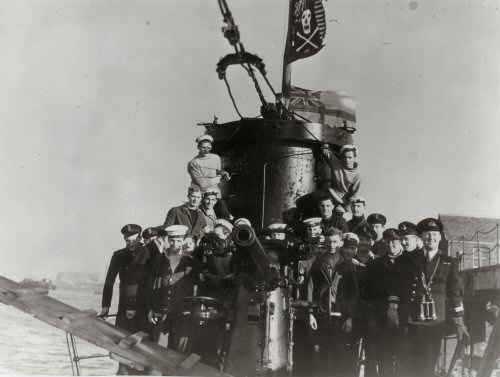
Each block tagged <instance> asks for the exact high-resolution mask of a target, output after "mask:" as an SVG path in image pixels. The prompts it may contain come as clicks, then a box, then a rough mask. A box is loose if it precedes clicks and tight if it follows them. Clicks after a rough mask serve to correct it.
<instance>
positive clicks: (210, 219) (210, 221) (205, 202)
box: [200, 190, 217, 233]
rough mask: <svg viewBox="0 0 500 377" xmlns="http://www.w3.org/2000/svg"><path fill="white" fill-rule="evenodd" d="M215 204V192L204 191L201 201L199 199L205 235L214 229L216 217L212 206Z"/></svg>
mask: <svg viewBox="0 0 500 377" xmlns="http://www.w3.org/2000/svg"><path fill="white" fill-rule="evenodd" d="M216 203H217V192H216V191H214V190H211V191H205V192H204V193H203V199H201V208H200V209H201V212H203V215H204V216H205V222H206V223H207V225H206V226H205V233H208V232H213V230H214V228H215V223H216V221H217V215H216V214H215V211H214V206H215V204H216Z"/></svg>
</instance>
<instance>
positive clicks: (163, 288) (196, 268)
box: [149, 253, 201, 318]
mask: <svg viewBox="0 0 500 377" xmlns="http://www.w3.org/2000/svg"><path fill="white" fill-rule="evenodd" d="M200 273H201V265H200V262H198V261H197V260H196V259H194V258H192V257H191V256H187V255H184V256H182V257H181V259H180V261H179V264H178V265H177V267H176V268H175V270H174V271H172V268H171V267H170V261H169V259H168V258H167V256H166V255H165V254H164V253H162V254H159V255H158V256H157V258H156V260H155V262H154V266H153V271H152V275H151V282H150V287H151V290H150V295H149V308H150V309H152V310H153V312H155V313H162V314H166V315H167V317H168V318H175V317H178V316H180V315H182V312H183V311H186V310H189V307H188V305H187V303H186V302H185V300H184V299H185V298H186V297H190V296H194V286H195V285H196V286H198V287H199V286H200ZM199 288H200V287H199ZM200 291H201V289H199V290H198V292H200Z"/></svg>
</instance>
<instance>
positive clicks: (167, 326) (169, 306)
mask: <svg viewBox="0 0 500 377" xmlns="http://www.w3.org/2000/svg"><path fill="white" fill-rule="evenodd" d="M187 231H188V227H186V226H184V225H172V226H168V227H167V226H163V227H159V236H161V237H165V236H168V243H165V244H164V245H163V248H162V252H161V254H159V255H158V256H157V258H156V260H155V263H154V267H153V271H152V274H151V286H150V287H151V295H150V305H149V307H150V310H149V313H148V319H149V321H150V322H151V323H152V324H153V325H154V328H153V337H152V338H153V341H154V342H156V343H157V344H159V345H161V346H163V347H169V348H171V349H174V350H177V351H180V352H189V351H190V350H189V347H188V334H189V319H188V318H187V317H186V315H185V314H183V312H189V307H188V306H187V303H186V301H185V300H184V299H185V298H186V297H190V296H195V295H196V294H197V292H198V291H202V287H200V279H199V276H200V273H201V266H200V263H199V262H198V261H197V260H196V259H194V258H192V257H190V256H187V255H183V253H182V245H183V243H184V238H185V236H186V234H187Z"/></svg>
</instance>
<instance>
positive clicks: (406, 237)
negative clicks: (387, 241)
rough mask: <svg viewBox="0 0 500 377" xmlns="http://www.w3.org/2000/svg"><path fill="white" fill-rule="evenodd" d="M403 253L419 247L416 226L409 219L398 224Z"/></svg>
mask: <svg viewBox="0 0 500 377" xmlns="http://www.w3.org/2000/svg"><path fill="white" fill-rule="evenodd" d="M398 230H399V236H400V239H401V245H402V246H403V253H411V252H414V251H415V250H417V249H418V248H419V243H420V242H421V241H420V238H418V235H417V226H416V225H415V224H413V223H412V222H409V221H403V222H402V223H399V225H398Z"/></svg>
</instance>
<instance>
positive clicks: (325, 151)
mask: <svg viewBox="0 0 500 377" xmlns="http://www.w3.org/2000/svg"><path fill="white" fill-rule="evenodd" d="M321 153H322V154H323V156H325V157H326V158H328V159H330V156H331V155H332V151H331V150H330V148H329V147H328V144H323V145H322V146H321Z"/></svg>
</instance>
